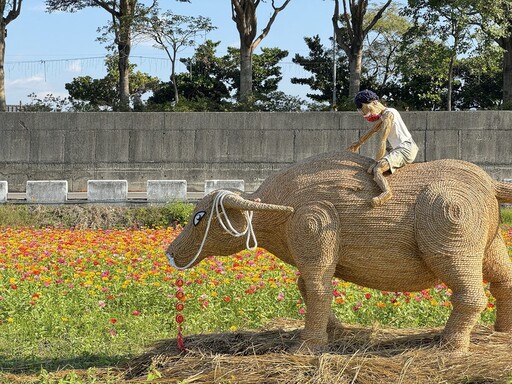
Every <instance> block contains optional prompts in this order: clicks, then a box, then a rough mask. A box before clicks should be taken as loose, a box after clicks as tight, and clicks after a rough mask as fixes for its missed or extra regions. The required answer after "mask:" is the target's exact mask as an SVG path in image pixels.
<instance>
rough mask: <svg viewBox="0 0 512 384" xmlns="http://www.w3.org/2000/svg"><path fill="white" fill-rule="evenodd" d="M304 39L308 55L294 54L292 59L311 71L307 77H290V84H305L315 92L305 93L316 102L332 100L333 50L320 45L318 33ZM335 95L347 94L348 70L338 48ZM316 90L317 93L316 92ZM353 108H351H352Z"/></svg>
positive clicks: (343, 55)
mask: <svg viewBox="0 0 512 384" xmlns="http://www.w3.org/2000/svg"><path fill="white" fill-rule="evenodd" d="M304 41H305V42H306V45H307V46H308V48H309V55H308V56H302V55H299V54H296V55H295V57H294V58H293V59H292V61H293V62H294V63H295V64H298V65H300V66H301V67H303V68H304V70H306V71H308V72H310V73H311V76H309V77H292V78H291V83H292V84H301V85H307V86H309V88H310V89H311V90H312V91H314V92H315V93H307V94H306V95H307V96H308V97H309V98H310V99H312V100H314V101H316V102H321V103H324V102H329V103H330V102H332V94H333V52H332V48H330V49H329V48H326V47H324V46H322V44H321V41H320V37H319V36H318V35H316V36H313V37H305V38H304ZM336 58H337V62H336V72H337V76H336V96H337V99H338V100H340V99H341V98H342V96H348V88H349V72H348V62H347V56H346V55H345V53H344V52H343V51H342V50H341V49H338V50H337V52H336ZM317 92H318V93H317ZM352 109H353V108H352Z"/></svg>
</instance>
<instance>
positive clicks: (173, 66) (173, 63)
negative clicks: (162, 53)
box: [166, 44, 179, 104]
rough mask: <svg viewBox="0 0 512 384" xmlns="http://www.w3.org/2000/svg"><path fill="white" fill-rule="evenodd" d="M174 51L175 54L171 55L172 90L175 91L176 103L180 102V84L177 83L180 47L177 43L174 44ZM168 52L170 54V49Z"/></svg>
mask: <svg viewBox="0 0 512 384" xmlns="http://www.w3.org/2000/svg"><path fill="white" fill-rule="evenodd" d="M166 51H167V50H166ZM172 52H173V54H172V56H170V57H171V81H172V91H173V92H174V103H175V104H178V102H179V95H178V84H176V53H177V52H178V47H177V46H176V44H174V46H173V49H172ZM167 54H168V55H169V52H168V51H167Z"/></svg>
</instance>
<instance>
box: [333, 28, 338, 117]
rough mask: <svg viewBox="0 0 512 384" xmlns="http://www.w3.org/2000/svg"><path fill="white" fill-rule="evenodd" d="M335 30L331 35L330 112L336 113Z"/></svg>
mask: <svg viewBox="0 0 512 384" xmlns="http://www.w3.org/2000/svg"><path fill="white" fill-rule="evenodd" d="M336 104H337V100H336V30H335V29H333V35H332V110H333V111H337V110H338V108H337V106H336Z"/></svg>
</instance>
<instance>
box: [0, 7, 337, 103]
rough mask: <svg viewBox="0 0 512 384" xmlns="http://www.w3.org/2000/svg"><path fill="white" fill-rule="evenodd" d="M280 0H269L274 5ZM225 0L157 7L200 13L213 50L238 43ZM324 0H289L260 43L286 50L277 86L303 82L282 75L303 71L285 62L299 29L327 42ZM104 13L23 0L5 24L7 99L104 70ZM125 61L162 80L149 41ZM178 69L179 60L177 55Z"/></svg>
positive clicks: (165, 66)
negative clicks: (51, 7) (207, 26)
mask: <svg viewBox="0 0 512 384" xmlns="http://www.w3.org/2000/svg"><path fill="white" fill-rule="evenodd" d="M283 1H284V0H276V5H278V6H280V5H281V4H282V3H283ZM230 4H231V2H230V1H229V0H192V2H191V3H180V2H176V1H174V0H160V7H161V8H162V10H166V9H170V10H172V11H173V12H174V13H175V14H180V15H189V16H199V15H201V16H206V17H209V18H210V19H211V21H212V24H213V25H214V26H215V27H217V29H216V30H214V31H212V32H210V33H209V34H207V35H206V37H205V36H200V37H199V38H198V43H202V42H204V40H205V39H210V40H213V41H220V42H221V44H220V46H219V48H218V50H217V54H218V55H219V56H222V55H223V54H225V53H226V51H227V47H228V46H234V47H239V40H238V31H237V29H236V25H235V23H234V22H233V21H232V20H231V5H230ZM333 9H334V2H333V1H332V0H292V1H291V2H290V3H289V5H288V6H287V7H286V8H285V9H284V10H283V11H281V12H280V13H279V14H278V16H277V18H276V20H275V22H274V24H273V26H272V29H271V30H270V33H269V34H268V35H267V37H266V38H265V39H264V40H263V41H262V42H261V43H260V45H259V47H258V49H257V50H256V53H259V52H260V51H259V48H261V47H279V48H281V49H285V50H287V51H288V52H289V55H288V57H287V58H285V59H284V60H283V61H282V63H281V67H282V72H283V80H282V81H281V83H280V90H282V91H283V92H285V93H287V94H290V95H294V96H299V97H302V98H305V97H306V96H305V95H306V93H307V92H310V90H309V88H308V87H307V86H303V85H294V84H291V83H290V78H291V77H304V76H308V72H306V71H304V70H303V69H302V68H301V67H300V66H297V65H295V64H293V63H292V57H293V56H295V54H296V53H299V54H301V55H304V56H306V55H308V53H309V50H308V49H307V46H306V44H305V42H304V37H311V36H314V35H319V36H320V38H321V41H322V43H323V44H324V45H328V44H330V41H329V38H330V37H331V36H332V34H333V32H332V30H333V27H332V22H331V17H332V13H333ZM271 13H272V7H271V1H270V0H267V1H266V2H265V3H263V2H262V3H261V4H260V6H259V7H258V13H257V16H258V33H259V32H261V30H262V29H263V28H264V27H265V25H266V23H267V21H268V19H269V17H270V15H271ZM108 21H109V14H108V13H107V12H106V11H104V10H102V9H99V8H89V9H84V10H81V11H78V12H76V13H67V12H53V13H47V12H46V8H45V2H44V1H43V0H24V1H23V4H22V9H21V13H20V16H19V17H18V18H17V19H15V20H14V21H12V22H11V23H10V24H9V25H8V26H7V39H6V53H5V92H6V99H7V104H8V105H13V104H19V103H20V102H21V103H28V102H30V98H29V97H28V95H29V94H31V93H35V94H36V95H37V96H38V97H39V98H42V97H44V96H45V95H46V94H52V95H54V96H60V97H67V96H68V93H67V91H66V89H65V88H64V85H65V84H66V83H68V82H70V81H72V80H73V78H75V77H78V76H91V77H93V78H102V77H104V76H105V74H106V71H105V65H104V57H105V55H106V54H107V53H108V52H107V50H106V49H105V46H104V45H103V44H101V43H100V42H98V41H96V39H97V37H98V36H99V32H98V31H97V30H98V28H100V27H102V26H104V25H106V24H107V22H108ZM193 53H194V48H187V49H185V50H183V51H181V52H180V54H179V56H180V57H191V56H192V55H193ZM131 63H133V64H136V65H137V68H136V69H137V70H140V71H142V72H146V73H148V74H150V75H152V76H157V77H158V78H160V79H161V80H162V81H168V79H169V74H170V62H169V60H168V59H167V58H166V56H165V53H164V52H163V51H161V50H159V49H157V48H154V47H152V44H151V43H149V42H138V43H136V44H135V45H134V47H133V48H132V53H131ZM177 70H178V72H184V71H185V67H184V66H183V64H181V63H179V65H178V69H177Z"/></svg>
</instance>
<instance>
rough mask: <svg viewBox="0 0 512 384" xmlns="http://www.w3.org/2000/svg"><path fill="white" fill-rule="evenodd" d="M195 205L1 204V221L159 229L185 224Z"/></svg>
mask: <svg viewBox="0 0 512 384" xmlns="http://www.w3.org/2000/svg"><path fill="white" fill-rule="evenodd" d="M193 209H194V205H193V204H190V203H183V202H172V203H169V204H166V205H162V206H160V205H155V206H151V205H147V206H144V207H129V206H119V207H115V206H107V205H78V204H73V205H71V204H70V205H57V206H54V205H22V204H20V205H11V204H4V205H0V223H1V225H2V226H8V227H36V228H44V227H55V228H104V229H107V228H132V227H147V228H158V227H168V226H177V225H184V224H186V223H187V221H188V219H189V217H190V215H191V214H192V211H193Z"/></svg>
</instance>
